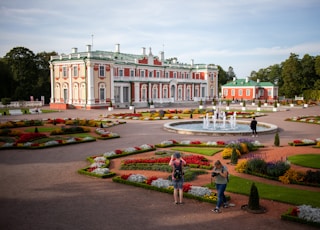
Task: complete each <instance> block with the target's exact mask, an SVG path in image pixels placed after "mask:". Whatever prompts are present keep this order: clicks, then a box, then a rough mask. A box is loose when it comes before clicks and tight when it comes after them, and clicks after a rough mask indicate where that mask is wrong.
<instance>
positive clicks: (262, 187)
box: [208, 175, 320, 207]
mask: <svg viewBox="0 0 320 230" xmlns="http://www.w3.org/2000/svg"><path fill="white" fill-rule="evenodd" d="M253 182H254V183H255V185H256V186H257V188H258V192H259V197H260V198H262V199H267V200H273V201H278V202H282V203H288V204H292V205H296V206H298V205H303V204H306V205H311V206H313V207H320V192H318V191H317V192H314V191H307V190H303V188H302V189H296V188H288V187H283V186H277V185H270V184H265V183H261V182H256V181H253V180H248V179H244V178H241V177H237V176H233V175H230V182H229V183H228V186H227V189H226V190H227V191H228V192H232V193H238V194H243V195H247V196H249V194H250V189H251V185H252V183H253ZM208 187H213V185H211V184H209V185H208Z"/></svg>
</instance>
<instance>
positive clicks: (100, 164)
mask: <svg viewBox="0 0 320 230" xmlns="http://www.w3.org/2000/svg"><path fill="white" fill-rule="evenodd" d="M105 165H106V164H105V163H104V162H101V161H100V162H94V163H92V164H91V165H90V168H96V167H97V168H100V167H103V166H105Z"/></svg>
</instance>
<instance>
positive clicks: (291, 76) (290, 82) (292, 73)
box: [279, 53, 302, 98]
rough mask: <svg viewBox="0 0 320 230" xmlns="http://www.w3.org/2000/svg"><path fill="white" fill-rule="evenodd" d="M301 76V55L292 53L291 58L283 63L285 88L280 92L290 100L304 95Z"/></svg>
mask: <svg viewBox="0 0 320 230" xmlns="http://www.w3.org/2000/svg"><path fill="white" fill-rule="evenodd" d="M301 76H302V74H301V63H300V60H299V55H297V54H294V53H291V55H290V57H289V58H288V59H287V60H286V61H284V62H283V68H282V79H283V86H282V87H281V88H280V89H279V92H281V93H282V94H283V95H285V96H286V97H289V98H292V97H294V96H295V95H300V94H301V93H302V88H301V84H300V83H301V79H302V77H301Z"/></svg>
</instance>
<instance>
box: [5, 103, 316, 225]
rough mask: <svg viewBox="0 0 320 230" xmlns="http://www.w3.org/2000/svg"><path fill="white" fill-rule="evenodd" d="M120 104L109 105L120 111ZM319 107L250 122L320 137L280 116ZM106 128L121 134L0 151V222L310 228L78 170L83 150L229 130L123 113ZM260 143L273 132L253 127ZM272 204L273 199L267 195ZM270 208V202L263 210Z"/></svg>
mask: <svg viewBox="0 0 320 230" xmlns="http://www.w3.org/2000/svg"><path fill="white" fill-rule="evenodd" d="M126 111H128V110H115V111H114V112H126ZM107 113H111V112H108V111H103V112H102V111H101V110H91V111H83V110H68V111H62V112H58V113H50V114H39V115H24V116H10V117H9V116H2V117H0V121H1V120H5V119H13V118H15V119H22V118H26V119H32V118H35V117H38V118H48V117H49V118H59V117H60V118H68V117H73V118H74V117H78V118H87V119H89V118H99V117H100V115H105V114H107ZM315 114H317V115H320V108H319V106H317V107H311V108H306V109H301V108H294V109H291V110H290V111H282V112H276V113H271V114H269V115H268V116H265V117H260V118H258V119H257V120H258V122H259V121H261V122H267V123H273V124H275V125H278V126H279V128H280V133H279V134H280V143H281V145H282V146H286V145H287V143H288V142H289V141H292V140H293V139H302V138H317V137H320V126H319V125H310V124H301V123H293V122H286V121H284V119H285V118H287V117H293V116H301V115H315ZM127 122H128V123H127V124H125V125H119V126H115V127H112V128H110V129H111V130H112V131H113V132H116V133H119V134H120V135H121V138H117V139H113V140H108V141H97V142H94V143H86V144H80V145H70V146H65V147H56V148H48V149H41V150H40V149H39V150H4V151H0V183H1V189H0V214H1V215H0V228H1V229H6V230H10V229H12V230H19V229H21V230H24V229H46V230H51V229H77V230H79V229H80V230H81V229H86V230H87V229H111V230H112V229H124V230H126V229H139V230H140V229H175V230H176V229H184V230H188V229H211V228H215V227H216V228H219V229H239V228H241V229H257V228H259V229H290V230H295V229H314V228H311V227H307V226H304V225H300V224H296V223H291V222H287V221H281V220H280V219H279V218H275V217H274V216H273V215H268V214H262V215H254V214H249V213H246V212H244V211H242V210H240V208H239V207H235V208H230V209H228V210H226V211H224V212H223V213H221V214H219V215H215V214H214V213H212V212H210V210H211V209H212V204H208V203H201V202H198V201H194V200H187V201H186V205H184V206H175V205H173V204H172V195H170V194H164V193H159V192H155V191H148V190H145V189H142V188H135V187H132V186H126V185H121V184H116V183H113V182H112V181H111V179H105V180H101V179H97V178H92V177H87V176H83V175H79V174H78V173H77V170H78V169H80V168H83V167H85V166H87V165H88V163H87V162H86V161H85V159H86V157H87V156H90V155H96V154H101V153H103V152H106V151H110V150H114V149H117V148H125V147H132V146H137V145H141V144H145V143H149V144H156V143H159V142H161V141H163V140H168V139H176V140H178V141H181V140H194V139H197V140H201V141H209V140H221V139H222V140H232V139H233V140H234V139H235V137H233V136H223V137H208V136H192V135H180V134H176V133H169V132H166V131H164V130H163V128H162V125H163V123H165V122H164V121H157V122H151V121H143V122H139V121H127ZM258 140H259V141H260V142H261V143H263V144H265V145H268V146H272V145H273V142H274V134H267V135H260V136H259V137H258ZM274 205H277V203H274ZM271 212H272V210H271Z"/></svg>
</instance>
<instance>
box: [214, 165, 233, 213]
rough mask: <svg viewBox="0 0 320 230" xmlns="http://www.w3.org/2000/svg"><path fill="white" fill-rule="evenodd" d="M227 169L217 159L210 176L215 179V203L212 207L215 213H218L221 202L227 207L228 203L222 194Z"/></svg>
mask: <svg viewBox="0 0 320 230" xmlns="http://www.w3.org/2000/svg"><path fill="white" fill-rule="evenodd" d="M228 174H229V172H228V169H227V167H226V166H224V165H222V164H221V162H220V161H219V160H217V161H216V162H215V163H214V168H213V172H212V177H214V179H215V183H216V188H217V193H218V194H217V195H218V200H217V205H216V207H215V209H212V211H213V212H215V213H220V212H221V211H220V207H221V205H222V204H223V207H224V208H228V207H229V204H228V203H227V199H226V196H225V195H224V191H225V190H226V187H227V183H228V176H229V175H228Z"/></svg>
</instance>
